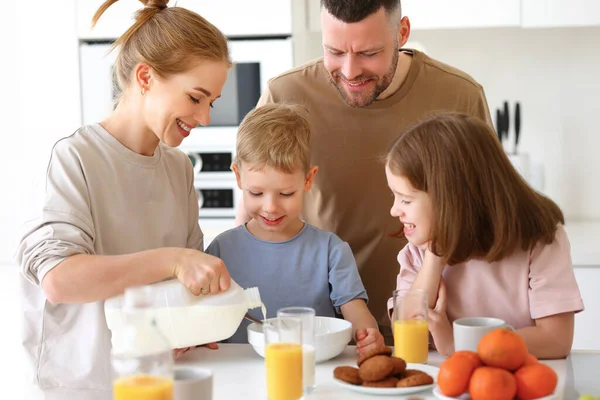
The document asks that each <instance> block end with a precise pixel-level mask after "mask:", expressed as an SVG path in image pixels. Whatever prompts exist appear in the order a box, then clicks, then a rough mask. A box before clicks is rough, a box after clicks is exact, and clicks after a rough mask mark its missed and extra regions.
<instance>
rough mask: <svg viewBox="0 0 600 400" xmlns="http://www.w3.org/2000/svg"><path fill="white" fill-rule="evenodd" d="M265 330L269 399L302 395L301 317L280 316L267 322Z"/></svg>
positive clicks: (293, 398)
mask: <svg viewBox="0 0 600 400" xmlns="http://www.w3.org/2000/svg"><path fill="white" fill-rule="evenodd" d="M263 332H264V336H265V366H266V369H267V397H268V399H269V400H298V399H300V398H302V395H303V389H304V388H303V383H302V320H301V319H300V318H294V317H277V318H274V319H271V320H268V321H265V322H264V324H263Z"/></svg>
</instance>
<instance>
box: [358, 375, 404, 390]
mask: <svg viewBox="0 0 600 400" xmlns="http://www.w3.org/2000/svg"><path fill="white" fill-rule="evenodd" d="M397 384H398V378H394V377H393V376H390V377H387V378H385V379H382V380H380V381H375V382H368V381H365V382H363V383H362V385H363V386H367V387H374V388H395V387H396V385H397Z"/></svg>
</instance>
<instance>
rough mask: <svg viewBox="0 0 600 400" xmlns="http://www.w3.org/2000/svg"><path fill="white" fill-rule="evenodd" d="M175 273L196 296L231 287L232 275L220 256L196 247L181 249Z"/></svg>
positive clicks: (177, 257) (176, 261)
mask: <svg viewBox="0 0 600 400" xmlns="http://www.w3.org/2000/svg"><path fill="white" fill-rule="evenodd" d="M179 250H180V251H179V252H178V254H177V256H176V260H175V268H174V271H173V275H175V277H176V278H177V279H179V281H180V282H181V283H183V284H184V285H185V287H187V288H188V289H189V290H190V292H192V293H193V294H194V295H195V296H198V295H200V294H204V295H206V294H217V293H219V292H223V291H225V290H227V289H229V285H230V284H231V277H230V276H229V272H228V271H227V268H225V263H224V262H223V260H221V259H220V258H217V257H215V256H211V255H210V254H206V253H203V252H201V251H198V250H194V249H179Z"/></svg>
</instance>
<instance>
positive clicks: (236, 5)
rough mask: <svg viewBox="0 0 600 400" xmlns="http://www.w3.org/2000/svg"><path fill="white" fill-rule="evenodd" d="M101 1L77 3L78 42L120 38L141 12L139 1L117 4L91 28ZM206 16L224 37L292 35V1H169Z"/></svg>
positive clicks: (93, 0)
mask: <svg viewBox="0 0 600 400" xmlns="http://www.w3.org/2000/svg"><path fill="white" fill-rule="evenodd" d="M103 2H104V0H77V1H76V7H77V22H76V23H77V33H78V37H79V38H80V39H88V40H111V39H115V38H117V37H119V36H120V35H121V34H122V33H123V32H125V31H126V30H127V28H129V27H130V26H131V24H132V23H133V15H134V13H135V11H136V10H138V9H140V8H141V7H143V6H142V4H141V3H140V2H139V1H133V0H128V1H117V2H116V3H114V4H113V5H112V6H110V7H109V8H108V9H107V10H106V11H105V13H104V15H103V16H102V17H101V18H100V20H99V21H98V24H97V25H96V27H95V28H94V29H92V26H91V20H92V16H93V15H94V13H95V12H96V10H97V9H98V7H99V6H100V5H101V4H102V3H103ZM175 3H176V4H177V5H178V6H180V7H185V8H188V9H190V10H192V11H195V12H197V13H198V14H200V15H202V16H203V17H205V18H206V19H207V20H209V21H210V22H211V23H213V24H214V25H215V26H216V27H217V28H219V29H220V30H221V31H222V32H223V33H224V34H225V35H227V36H229V37H238V36H276V35H277V36H280V35H286V36H289V35H291V32H292V10H291V0H256V1H247V0H224V1H218V2H211V1H204V0H177V1H175V0H172V1H171V2H170V3H169V6H172V5H174V4H175Z"/></svg>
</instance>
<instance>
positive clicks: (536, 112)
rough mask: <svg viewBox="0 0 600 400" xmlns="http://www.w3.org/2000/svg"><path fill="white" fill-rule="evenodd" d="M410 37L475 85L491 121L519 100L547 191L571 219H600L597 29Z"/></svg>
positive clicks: (524, 143) (523, 145) (526, 141)
mask: <svg viewBox="0 0 600 400" xmlns="http://www.w3.org/2000/svg"><path fill="white" fill-rule="evenodd" d="M411 38H412V39H414V40H416V41H418V42H420V43H422V44H423V45H424V47H425V48H426V50H427V52H428V53H429V54H430V55H431V56H433V57H435V58H437V59H439V60H441V61H444V62H446V63H448V64H451V65H453V66H455V67H458V68H460V69H462V70H464V71H466V72H468V73H469V74H470V75H472V76H473V77H474V78H475V79H476V80H477V81H479V82H480V83H481V84H482V85H483V86H484V88H485V90H486V95H487V98H488V102H489V106H490V109H491V110H492V112H493V113H494V114H493V116H495V109H496V107H499V106H500V105H501V104H502V102H503V101H504V100H509V101H510V102H511V105H512V104H513V102H514V101H516V100H519V101H520V102H521V105H522V110H521V111H522V116H523V122H522V125H521V126H522V130H521V134H522V140H521V142H520V149H521V150H522V151H526V152H529V153H530V154H531V156H532V158H533V159H534V160H535V161H537V162H538V163H541V164H543V166H544V175H545V189H544V192H545V193H546V194H548V195H549V196H550V197H551V198H552V199H554V200H555V201H557V202H558V204H559V205H560V206H561V207H562V209H563V211H564V213H565V215H566V216H567V217H568V218H570V219H600V207H598V204H600V157H599V156H600V128H599V127H598V124H597V123H596V118H597V116H598V115H600V100H599V98H598V96H599V95H598V93H600V74H599V72H598V71H600V51H598V49H599V48H600V28H569V29H531V30H529V29H517V28H515V29H512V28H503V29H478V30H444V31H414V32H413V33H412V35H411ZM511 111H512V109H511ZM511 124H512V121H511Z"/></svg>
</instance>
